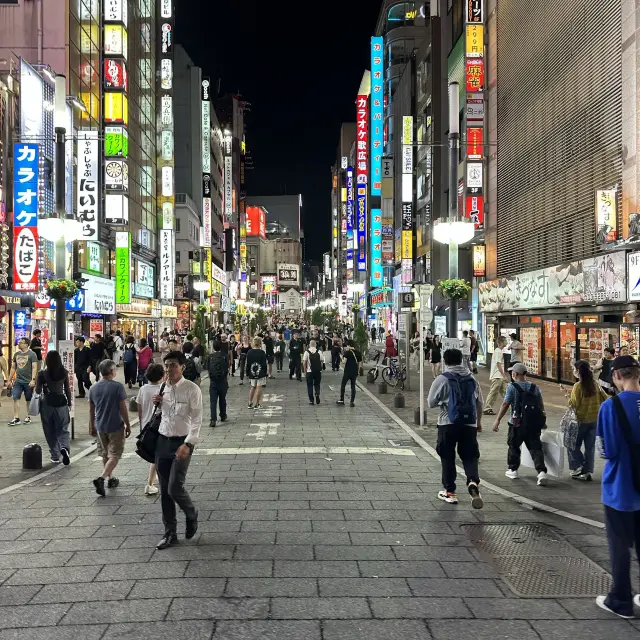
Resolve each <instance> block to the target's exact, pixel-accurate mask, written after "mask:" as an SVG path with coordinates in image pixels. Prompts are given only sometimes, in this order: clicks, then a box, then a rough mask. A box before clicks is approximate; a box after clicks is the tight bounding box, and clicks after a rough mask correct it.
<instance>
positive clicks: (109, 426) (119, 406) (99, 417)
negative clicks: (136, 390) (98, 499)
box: [89, 360, 131, 496]
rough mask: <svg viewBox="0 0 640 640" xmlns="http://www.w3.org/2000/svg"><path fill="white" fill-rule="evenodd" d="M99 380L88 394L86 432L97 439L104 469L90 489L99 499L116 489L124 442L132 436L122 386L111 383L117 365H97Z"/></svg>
mask: <svg viewBox="0 0 640 640" xmlns="http://www.w3.org/2000/svg"><path fill="white" fill-rule="evenodd" d="M98 366H99V367H100V372H99V373H100V374H101V375H102V380H99V381H98V382H96V384H94V385H93V386H92V387H91V389H90V391H89V433H90V434H91V435H92V436H97V438H98V448H99V451H100V455H101V456H102V462H103V464H104V467H103V469H102V474H101V475H100V476H98V477H97V478H95V480H94V481H93V486H94V487H95V488H96V493H97V494H98V495H100V496H104V495H106V492H105V483H106V486H107V488H109V489H115V488H116V487H117V486H118V485H119V484H120V480H118V478H116V477H115V476H114V475H113V472H114V471H115V468H116V467H117V466H118V462H119V461H120V458H121V457H122V453H123V452H124V443H125V439H126V438H128V437H129V436H130V435H131V424H130V422H129V411H128V410H127V402H126V400H127V393H126V391H125V390H124V385H123V384H121V383H120V382H118V381H117V380H114V378H115V375H116V363H115V362H114V361H113V360H103V361H102V362H101V363H100V364H99V365H98Z"/></svg>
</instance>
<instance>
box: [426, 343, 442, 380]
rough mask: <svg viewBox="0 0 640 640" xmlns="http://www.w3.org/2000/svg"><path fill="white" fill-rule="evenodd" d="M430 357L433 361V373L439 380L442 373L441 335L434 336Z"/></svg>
mask: <svg viewBox="0 0 640 640" xmlns="http://www.w3.org/2000/svg"><path fill="white" fill-rule="evenodd" d="M429 357H430V359H431V373H433V377H434V378H437V377H438V376H439V375H440V372H441V371H442V342H441V341H440V336H439V335H435V336H433V344H432V345H431V349H430V351H429Z"/></svg>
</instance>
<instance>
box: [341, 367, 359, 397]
mask: <svg viewBox="0 0 640 640" xmlns="http://www.w3.org/2000/svg"><path fill="white" fill-rule="evenodd" d="M357 379H358V374H357V373H354V374H353V375H347V373H346V372H345V374H344V375H343V376H342V384H341V385H340V400H344V392H345V389H346V388H347V382H349V381H351V402H353V401H354V400H355V399H356V380H357Z"/></svg>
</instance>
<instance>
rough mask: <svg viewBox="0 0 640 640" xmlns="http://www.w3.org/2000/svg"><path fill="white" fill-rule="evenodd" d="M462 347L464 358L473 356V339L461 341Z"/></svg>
mask: <svg viewBox="0 0 640 640" xmlns="http://www.w3.org/2000/svg"><path fill="white" fill-rule="evenodd" d="M460 347H461V348H462V355H463V356H470V355H471V338H462V340H460Z"/></svg>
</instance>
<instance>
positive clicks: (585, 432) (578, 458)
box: [567, 422, 597, 473]
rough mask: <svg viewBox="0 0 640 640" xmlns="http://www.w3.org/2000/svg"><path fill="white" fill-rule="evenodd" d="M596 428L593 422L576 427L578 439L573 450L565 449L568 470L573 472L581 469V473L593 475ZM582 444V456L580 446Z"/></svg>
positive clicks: (582, 423)
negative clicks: (567, 457) (567, 458)
mask: <svg viewBox="0 0 640 640" xmlns="http://www.w3.org/2000/svg"><path fill="white" fill-rule="evenodd" d="M596 427H597V423H595V422H581V423H580V426H579V427H578V439H577V440H576V446H575V449H567V455H568V456H569V468H570V469H571V470H572V471H573V470H575V469H580V467H582V473H593V463H594V459H595V455H596ZM583 444H584V454H583V453H582V449H581V447H582V445H583Z"/></svg>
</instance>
